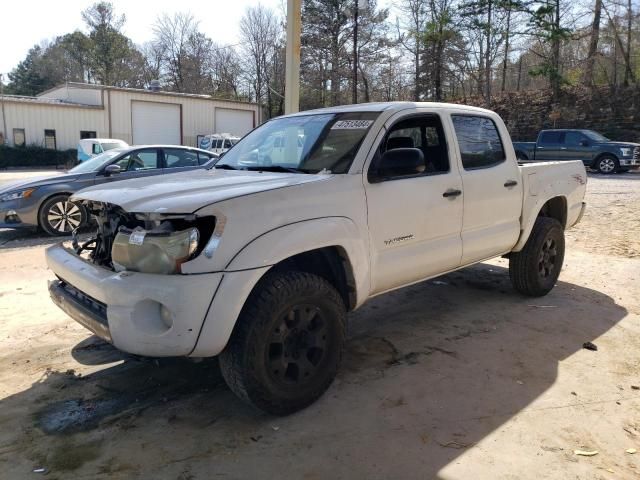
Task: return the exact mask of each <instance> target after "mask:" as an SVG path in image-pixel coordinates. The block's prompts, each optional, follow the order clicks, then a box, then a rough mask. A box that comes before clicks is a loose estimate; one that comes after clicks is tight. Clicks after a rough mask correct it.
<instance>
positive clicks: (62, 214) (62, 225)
mask: <svg viewBox="0 0 640 480" xmlns="http://www.w3.org/2000/svg"><path fill="white" fill-rule="evenodd" d="M38 217H39V218H38V223H39V225H40V228H42V230H44V231H45V233H47V234H48V235H51V236H60V235H69V234H71V232H73V231H74V230H75V229H76V228H79V227H81V226H83V225H84V224H85V223H86V222H87V214H86V212H85V210H84V209H83V208H82V207H81V206H80V205H78V204H77V203H74V202H72V201H70V200H69V196H68V195H55V196H53V197H51V198H49V199H48V200H47V201H46V202H44V203H43V204H42V207H41V208H40V214H39V216H38Z"/></svg>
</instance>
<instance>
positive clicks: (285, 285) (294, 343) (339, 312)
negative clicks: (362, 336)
mask: <svg viewBox="0 0 640 480" xmlns="http://www.w3.org/2000/svg"><path fill="white" fill-rule="evenodd" d="M345 324H346V308H345V305H344V302H343V300H342V297H341V296H340V294H339V293H338V292H337V291H336V289H335V288H333V286H332V285H331V284H330V283H329V282H327V281H326V280H325V279H323V278H321V277H319V276H317V275H312V274H309V273H303V272H294V271H290V272H282V273H271V274H267V275H266V276H265V278H263V279H262V280H261V281H260V282H259V283H258V285H257V286H256V288H255V289H254V291H253V292H252V293H251V295H250V296H249V299H248V300H247V303H246V304H245V306H244V308H243V309H242V313H241V314H240V317H239V318H238V322H237V324H236V326H235V329H234V332H233V334H232V336H231V339H230V340H229V344H228V345H227V347H226V348H225V350H224V351H223V352H222V354H221V355H220V367H221V370H222V375H223V377H224V379H225V381H226V382H227V384H228V385H229V387H230V388H231V390H232V391H233V392H234V393H235V394H236V395H237V396H238V397H240V398H241V399H242V400H244V401H245V402H247V403H249V404H251V405H254V406H255V407H257V408H259V409H261V410H263V411H265V412H267V413H271V414H275V415H288V414H290V413H293V412H295V411H297V410H300V409H302V408H305V407H306V406H308V405H310V404H311V403H313V402H314V401H315V400H317V399H318V398H319V397H320V396H322V394H323V393H324V392H325V391H326V390H327V388H329V386H330V385H331V382H332V381H333V379H334V378H335V376H336V373H337V371H338V366H339V364H340V358H341V356H342V348H343V345H344V340H345Z"/></svg>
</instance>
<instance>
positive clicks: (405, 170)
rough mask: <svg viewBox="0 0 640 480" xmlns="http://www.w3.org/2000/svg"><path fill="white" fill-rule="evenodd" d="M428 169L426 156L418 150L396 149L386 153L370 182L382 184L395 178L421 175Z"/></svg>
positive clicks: (373, 172) (378, 163)
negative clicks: (383, 181) (425, 160)
mask: <svg viewBox="0 0 640 480" xmlns="http://www.w3.org/2000/svg"><path fill="white" fill-rule="evenodd" d="M425 169H426V164H425V162H424V154H423V153H422V150H420V149H418V148H394V149H393V150H387V151H386V152H384V154H383V155H382V157H381V158H380V160H379V161H378V162H377V165H376V167H375V169H374V170H373V171H372V174H373V175H372V177H373V178H371V176H370V178H369V181H370V182H372V183H375V182H381V181H382V180H386V179H389V178H394V177H405V176H408V175H419V174H421V173H423V172H424V171H425Z"/></svg>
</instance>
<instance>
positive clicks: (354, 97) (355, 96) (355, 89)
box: [351, 0, 358, 103]
mask: <svg viewBox="0 0 640 480" xmlns="http://www.w3.org/2000/svg"><path fill="white" fill-rule="evenodd" d="M354 3H355V4H354V10H353V93H352V100H351V102H352V103H358V0H355V2H354Z"/></svg>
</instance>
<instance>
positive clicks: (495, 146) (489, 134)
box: [451, 114, 507, 170]
mask: <svg viewBox="0 0 640 480" xmlns="http://www.w3.org/2000/svg"><path fill="white" fill-rule="evenodd" d="M451 119H452V121H453V128H454V130H455V133H456V138H457V140H458V147H459V149H460V157H461V160H462V167H463V168H464V169H465V170H474V169H478V168H489V167H493V166H495V165H499V164H501V163H502V162H504V161H505V160H506V158H507V157H506V154H505V151H504V147H503V145H502V140H501V138H500V133H499V132H498V127H497V126H496V124H495V123H494V121H493V120H492V119H490V118H488V117H483V116H480V115H466V114H464V115H451Z"/></svg>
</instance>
